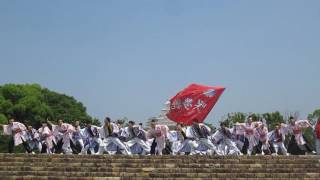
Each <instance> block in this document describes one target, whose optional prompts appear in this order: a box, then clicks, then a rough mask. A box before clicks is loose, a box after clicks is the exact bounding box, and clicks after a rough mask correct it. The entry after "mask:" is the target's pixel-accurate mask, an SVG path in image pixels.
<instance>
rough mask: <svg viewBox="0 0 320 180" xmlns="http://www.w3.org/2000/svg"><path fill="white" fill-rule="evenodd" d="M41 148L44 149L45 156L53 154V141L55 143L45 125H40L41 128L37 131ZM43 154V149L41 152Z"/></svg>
mask: <svg viewBox="0 0 320 180" xmlns="http://www.w3.org/2000/svg"><path fill="white" fill-rule="evenodd" d="M38 132H39V135H40V139H41V144H42V148H43V147H44V145H45V147H46V149H45V152H46V153H47V154H52V153H53V141H55V139H54V136H53V133H52V131H51V130H50V129H49V127H48V124H47V123H42V127H41V128H40V129H38ZM42 151H43V152H44V149H43V150H42Z"/></svg>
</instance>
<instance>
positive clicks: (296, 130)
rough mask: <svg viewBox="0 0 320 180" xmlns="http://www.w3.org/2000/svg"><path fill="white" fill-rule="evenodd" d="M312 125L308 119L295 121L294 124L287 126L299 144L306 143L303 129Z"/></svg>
mask: <svg viewBox="0 0 320 180" xmlns="http://www.w3.org/2000/svg"><path fill="white" fill-rule="evenodd" d="M309 127H311V125H310V123H309V121H308V120H298V121H295V123H294V125H292V124H289V125H288V126H287V128H288V131H289V133H291V134H293V135H294V136H295V140H296V142H297V144H298V145H299V146H301V145H305V144H306V141H305V140H304V138H303V133H302V130H303V129H306V128H309Z"/></svg>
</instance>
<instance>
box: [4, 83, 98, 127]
mask: <svg viewBox="0 0 320 180" xmlns="http://www.w3.org/2000/svg"><path fill="white" fill-rule="evenodd" d="M11 118H14V119H15V120H16V121H19V122H22V123H24V124H27V125H32V126H34V127H39V126H40V125H41V123H42V122H44V121H46V120H47V119H50V120H51V121H53V122H55V121H57V120H59V119H62V120H64V121H65V122H68V123H72V122H74V121H76V120H79V121H80V122H81V123H82V124H83V123H84V122H85V121H91V122H92V123H93V124H96V125H99V123H100V122H99V121H98V120H97V119H92V117H90V116H89V115H88V114H87V112H86V107H84V106H83V104H82V103H81V102H78V101H77V100H76V99H75V98H73V97H71V96H67V95H65V94H60V93H57V92H54V91H50V90H49V89H47V88H42V87H41V86H40V85H38V84H23V85H20V84H6V85H3V86H0V123H1V124H4V123H7V121H8V120H9V119H11Z"/></svg>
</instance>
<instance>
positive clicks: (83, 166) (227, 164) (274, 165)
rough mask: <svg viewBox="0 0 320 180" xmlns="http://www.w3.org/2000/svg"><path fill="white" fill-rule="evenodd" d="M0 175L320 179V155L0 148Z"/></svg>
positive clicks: (71, 177)
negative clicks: (62, 152) (93, 152)
mask: <svg viewBox="0 0 320 180" xmlns="http://www.w3.org/2000/svg"><path fill="white" fill-rule="evenodd" d="M0 179H1V180H2V179H4V180H6V179H26V180H27V179H75V180H78V179H79V180H81V179H83V180H91V179H92V180H93V179H97V180H99V179H115V180H116V179H128V180H129V179H130V180H131V179H132V180H140V179H154V180H157V179H181V180H182V179H195V180H197V179H199V180H200V179H320V156H253V157H247V156H241V157H231V156H227V157H219V156H162V157H159V156H110V155H101V156H100V155H94V156H89V155H88V156H82V155H26V154H0Z"/></svg>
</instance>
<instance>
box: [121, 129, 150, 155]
mask: <svg viewBox="0 0 320 180" xmlns="http://www.w3.org/2000/svg"><path fill="white" fill-rule="evenodd" d="M122 136H123V137H125V138H126V140H127V142H126V143H125V144H126V145H127V146H128V147H129V148H130V150H131V153H132V154H147V153H150V146H151V145H150V144H148V143H147V142H146V132H145V131H144V130H143V129H142V128H140V126H133V127H132V128H130V127H126V128H124V131H122Z"/></svg>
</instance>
